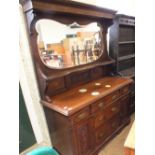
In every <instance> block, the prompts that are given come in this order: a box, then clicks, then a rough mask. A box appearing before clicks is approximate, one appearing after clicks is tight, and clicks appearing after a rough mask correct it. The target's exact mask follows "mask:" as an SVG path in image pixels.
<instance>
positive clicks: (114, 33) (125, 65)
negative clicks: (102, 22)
mask: <svg viewBox="0 0 155 155" xmlns="http://www.w3.org/2000/svg"><path fill="white" fill-rule="evenodd" d="M109 47H110V50H109V54H110V56H111V57H112V58H113V59H114V60H115V61H116V63H115V73H116V74H118V75H120V76H123V77H128V78H132V79H135V17H132V16H126V15H122V14H118V15H116V16H115V19H114V24H113V25H112V26H111V27H110V45H109ZM132 87H133V88H134V87H135V86H134V83H133V86H132ZM132 94H133V95H132V103H131V105H130V112H131V113H132V112H133V111H134V105H135V99H134V98H135V95H134V94H135V90H134V89H133V90H132Z"/></svg>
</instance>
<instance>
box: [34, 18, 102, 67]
mask: <svg viewBox="0 0 155 155" xmlns="http://www.w3.org/2000/svg"><path fill="white" fill-rule="evenodd" d="M36 30H37V32H38V38H37V45H38V51H39V55H40V58H41V60H42V62H43V63H44V64H45V65H46V66H47V67H49V68H57V69H63V68H69V67H74V66H78V65H83V64H88V63H91V62H94V61H96V60H97V59H99V57H100V56H101V55H102V52H103V50H102V49H103V47H102V48H101V46H103V45H101V44H102V42H103V40H102V33H101V28H100V27H99V26H98V24H97V22H93V23H90V24H87V25H80V24H79V23H77V22H73V23H71V24H69V25H65V24H62V23H59V22H57V21H54V20H49V19H41V20H39V21H38V22H37V23H36Z"/></svg>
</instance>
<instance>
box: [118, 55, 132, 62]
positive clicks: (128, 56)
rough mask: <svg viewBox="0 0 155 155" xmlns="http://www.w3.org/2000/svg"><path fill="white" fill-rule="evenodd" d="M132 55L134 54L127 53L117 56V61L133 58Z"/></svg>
mask: <svg viewBox="0 0 155 155" xmlns="http://www.w3.org/2000/svg"><path fill="white" fill-rule="evenodd" d="M134 57H135V54H129V55H125V56H121V57H119V58H118V61H123V60H127V59H131V58H134Z"/></svg>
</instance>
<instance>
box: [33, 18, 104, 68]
mask: <svg viewBox="0 0 155 155" xmlns="http://www.w3.org/2000/svg"><path fill="white" fill-rule="evenodd" d="M40 20H49V21H50V20H51V19H40ZM40 20H37V22H39V21H40ZM51 21H55V22H57V23H59V24H63V25H66V24H64V23H62V22H58V21H56V20H51ZM37 22H36V24H38V23H37ZM73 23H78V22H77V21H74V22H73ZM73 23H71V24H73ZM92 23H97V22H92ZM36 24H35V28H36ZM78 24H79V23H78ZM89 24H91V22H90V23H88V24H87V25H89ZM87 25H82V26H86V27H87ZM97 26H98V27H99V28H100V31H99V33H100V36H101V38H100V39H101V44H100V45H101V54H100V56H99V57H98V58H97V59H96V60H94V61H92V62H87V63H84V64H78V65H73V66H67V67H64V68H63V67H62V68H59V67H55V66H50V65H47V64H46V63H45V62H44V61H43V60H42V58H41V55H40V51H39V48H38V52H39V55H40V59H41V61H42V63H43V64H44V65H45V66H46V67H48V68H50V69H59V70H62V69H70V68H73V67H78V66H81V67H82V66H83V65H87V64H90V63H93V62H95V61H98V59H100V57H101V56H102V55H103V52H104V51H105V49H104V44H103V43H104V41H103V34H102V27H101V25H100V24H99V23H97ZM36 33H37V36H38V35H39V32H37V28H36ZM37 38H38V37H37ZM37 45H38V43H37Z"/></svg>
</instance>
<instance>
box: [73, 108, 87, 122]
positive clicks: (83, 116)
mask: <svg viewBox="0 0 155 155" xmlns="http://www.w3.org/2000/svg"><path fill="white" fill-rule="evenodd" d="M89 115H90V110H89V107H86V108H84V109H83V110H81V111H79V112H77V113H76V114H74V115H73V116H72V118H71V120H72V123H73V124H75V123H78V122H80V121H83V120H86V119H88V118H89Z"/></svg>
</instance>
